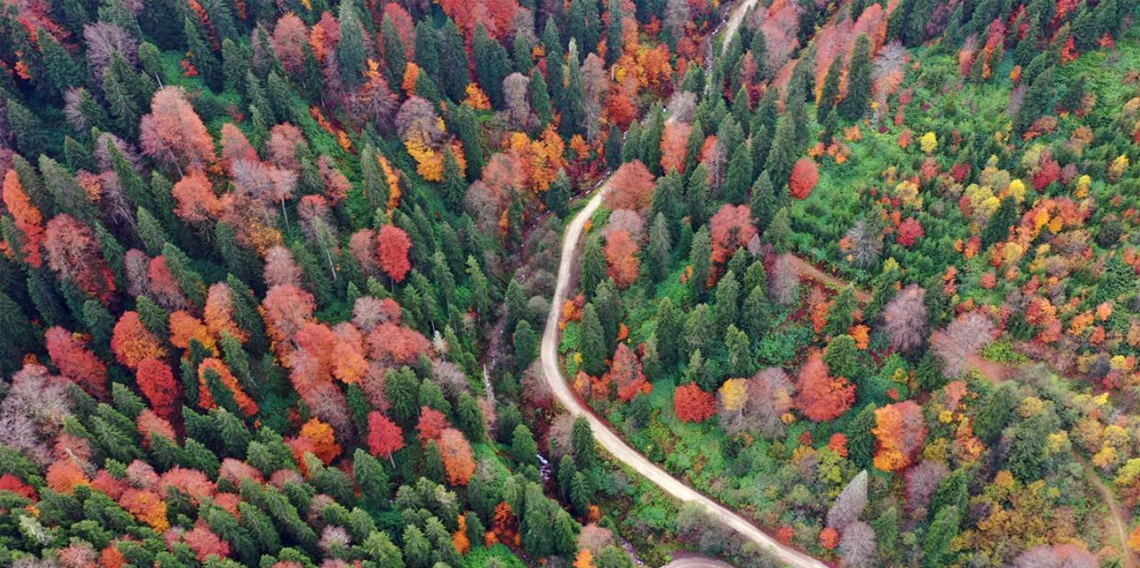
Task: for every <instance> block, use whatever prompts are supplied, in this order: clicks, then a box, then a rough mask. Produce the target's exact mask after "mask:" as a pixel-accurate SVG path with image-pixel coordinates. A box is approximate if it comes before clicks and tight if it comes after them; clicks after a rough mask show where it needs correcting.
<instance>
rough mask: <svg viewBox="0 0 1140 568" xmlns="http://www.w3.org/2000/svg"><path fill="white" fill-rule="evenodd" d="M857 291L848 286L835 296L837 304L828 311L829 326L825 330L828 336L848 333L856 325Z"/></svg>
mask: <svg viewBox="0 0 1140 568" xmlns="http://www.w3.org/2000/svg"><path fill="white" fill-rule="evenodd" d="M857 307H858V306H857V305H856V302H855V290H854V289H853V287H852V286H850V285H848V286H847V287H846V288H844V289H842V290H840V291H839V294H837V295H836V296H835V303H834V304H832V305H831V308H829V309H828V310H827V324H826V325H825V326H824V328H823V332H824V334H826V335H831V336H837V335H840V334H843V333H847V330H849V329H850V328H851V326H852V324H854V323H855V317H854V314H855V309H856V308H857Z"/></svg>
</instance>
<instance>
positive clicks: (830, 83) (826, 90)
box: [815, 56, 843, 123]
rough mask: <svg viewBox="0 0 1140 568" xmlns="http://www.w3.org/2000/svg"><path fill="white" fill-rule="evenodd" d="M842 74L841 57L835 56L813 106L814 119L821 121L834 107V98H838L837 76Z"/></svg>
mask: <svg viewBox="0 0 1140 568" xmlns="http://www.w3.org/2000/svg"><path fill="white" fill-rule="evenodd" d="M842 74H843V57H842V56H840V57H836V58H835V59H833V60H832V61H831V65H829V66H828V67H827V75H826V76H825V77H824V79H823V90H822V91H820V94H819V101H817V102H816V106H815V119H816V120H817V121H819V122H820V123H822V122H823V121H824V119H826V118H827V115H828V114H829V113H830V112H831V110H832V109H834V108H835V102H836V99H837V98H839V77H840V75H842Z"/></svg>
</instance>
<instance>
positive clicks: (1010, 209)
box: [982, 197, 1018, 249]
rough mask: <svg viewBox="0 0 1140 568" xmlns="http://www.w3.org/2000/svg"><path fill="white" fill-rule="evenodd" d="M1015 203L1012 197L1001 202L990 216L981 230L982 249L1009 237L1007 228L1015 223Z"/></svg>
mask: <svg viewBox="0 0 1140 568" xmlns="http://www.w3.org/2000/svg"><path fill="white" fill-rule="evenodd" d="M1017 218H1018V214H1017V202H1016V201H1015V200H1014V199H1013V198H1012V197H1006V198H1005V199H1002V200H1001V204H1000V205H998V208H997V211H995V212H994V214H993V215H991V216H990V220H989V221H988V222H987V223H986V228H985V229H983V230H982V248H984V249H985V248H989V247H990V246H992V245H994V244H996V243H1000V242H1002V241H1004V240H1006V238H1008V237H1009V228H1010V227H1012V226H1013V224H1014V223H1016V222H1017Z"/></svg>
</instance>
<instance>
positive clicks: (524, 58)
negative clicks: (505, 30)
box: [511, 31, 534, 75]
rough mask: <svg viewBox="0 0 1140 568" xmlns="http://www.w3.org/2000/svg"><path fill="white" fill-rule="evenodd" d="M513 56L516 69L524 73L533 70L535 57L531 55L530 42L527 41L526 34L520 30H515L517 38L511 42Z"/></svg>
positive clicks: (526, 73)
mask: <svg viewBox="0 0 1140 568" xmlns="http://www.w3.org/2000/svg"><path fill="white" fill-rule="evenodd" d="M511 58H512V59H514V63H515V71H518V72H519V73H522V74H523V75H529V74H530V72H531V70H532V69H534V58H533V57H532V56H531V51H530V42H529V41H527V39H526V36H525V35H524V34H523V33H522V32H520V31H516V32H515V38H514V41H513V43H512V44H511Z"/></svg>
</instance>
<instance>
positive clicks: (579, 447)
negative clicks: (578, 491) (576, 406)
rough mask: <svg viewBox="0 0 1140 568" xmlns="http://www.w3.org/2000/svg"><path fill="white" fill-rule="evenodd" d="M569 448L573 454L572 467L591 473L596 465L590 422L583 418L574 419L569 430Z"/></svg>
mask: <svg viewBox="0 0 1140 568" xmlns="http://www.w3.org/2000/svg"><path fill="white" fill-rule="evenodd" d="M570 446H571V450H572V451H573V454H574V465H575V466H576V467H577V468H578V469H579V470H580V471H586V472H588V471H593V469H594V466H595V465H597V460H598V458H597V450H596V449H595V447H594V433H593V431H592V430H591V429H590V421H589V420H588V419H586V417H585V416H578V417H577V418H575V419H574V425H573V426H572V427H571V430H570Z"/></svg>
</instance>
